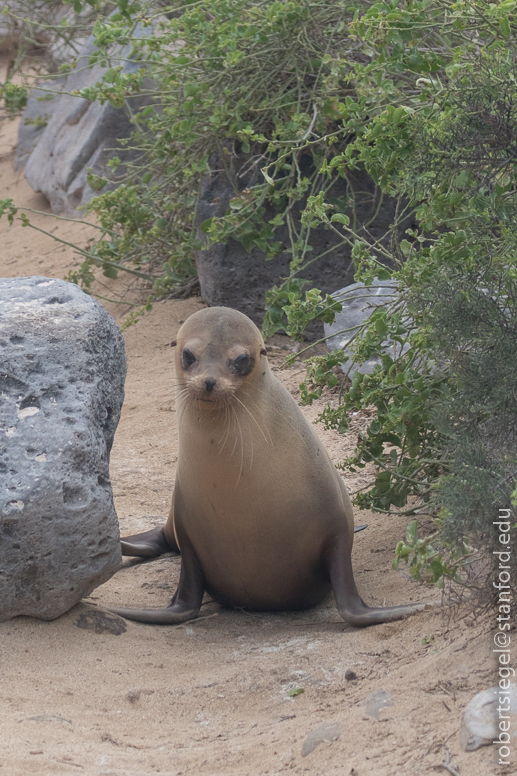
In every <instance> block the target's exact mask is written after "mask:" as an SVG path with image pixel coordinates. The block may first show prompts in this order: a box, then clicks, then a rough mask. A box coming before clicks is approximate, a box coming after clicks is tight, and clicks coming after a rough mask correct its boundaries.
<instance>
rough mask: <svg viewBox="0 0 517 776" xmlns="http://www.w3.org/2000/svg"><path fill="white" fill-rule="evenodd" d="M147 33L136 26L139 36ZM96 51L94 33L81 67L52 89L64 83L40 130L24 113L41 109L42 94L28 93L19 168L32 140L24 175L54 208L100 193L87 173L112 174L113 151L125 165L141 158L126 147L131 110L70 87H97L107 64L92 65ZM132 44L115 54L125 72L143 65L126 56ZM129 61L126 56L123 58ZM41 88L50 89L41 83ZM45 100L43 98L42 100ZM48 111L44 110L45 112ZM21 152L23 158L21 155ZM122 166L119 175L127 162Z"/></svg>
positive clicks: (67, 208) (134, 101) (72, 208)
mask: <svg viewBox="0 0 517 776" xmlns="http://www.w3.org/2000/svg"><path fill="white" fill-rule="evenodd" d="M138 34H140V35H143V34H144V32H143V31H142V29H141V28H137V29H136V31H135V35H138ZM96 50H97V47H96V45H95V41H94V38H93V36H90V37H89V38H88V40H87V41H86V43H85V45H84V46H83V48H82V49H81V52H80V55H79V60H78V63H77V67H76V69H75V70H72V72H71V73H70V74H69V75H68V76H67V77H66V79H65V81H64V82H63V83H62V85H61V84H58V86H54V87H53V88H62V89H63V92H65V91H66V92H69V93H68V94H60V95H59V96H58V97H57V98H56V99H54V101H53V103H52V115H51V116H50V118H49V120H48V123H47V125H46V126H45V127H44V129H43V131H42V132H39V133H38V132H36V131H35V130H34V126H33V125H27V124H25V118H26V117H27V118H29V119H30V118H31V117H32V113H34V112H37V111H38V107H39V106H38V105H37V100H38V98H39V97H41V93H40V91H39V90H35V92H36V94H35V96H34V97H31V98H29V101H28V104H27V108H26V112H25V113H24V117H23V119H22V122H21V124H20V130H19V136H18V143H19V145H20V146H21V149H22V151H21V152H20V154H19V155H18V156H17V159H18V161H17V164H18V167H20V166H23V163H24V159H25V158H26V156H27V153H26V152H27V149H30V143H32V142H34V143H35V145H34V147H33V149H32V151H30V155H29V156H28V159H27V161H26V166H25V177H26V179H27V181H28V183H29V185H30V186H31V188H32V189H33V190H34V191H36V192H42V193H43V194H44V195H45V196H46V197H47V199H48V200H49V202H50V206H51V208H52V210H53V212H54V213H67V214H69V215H74V214H75V213H76V212H77V209H78V208H79V207H81V205H84V204H86V203H87V202H88V201H89V200H90V199H92V197H95V196H96V195H97V194H98V193H99V192H98V191H95V190H93V189H92V188H91V187H90V186H89V184H88V182H87V172H88V169H91V172H92V173H93V174H94V175H98V176H100V177H107V178H109V176H110V170H109V168H108V166H107V165H108V161H109V160H110V159H112V158H113V157H114V156H118V157H119V158H120V159H121V162H122V165H123V166H124V165H125V164H127V163H128V162H130V161H134V160H135V159H137V158H138V152H137V151H134V150H131V149H126V148H124V147H123V145H121V143H120V141H121V140H124V139H125V138H128V137H129V135H130V134H131V131H132V129H133V125H132V124H131V121H130V117H129V113H126V111H125V110H124V109H122V108H114V107H113V106H112V105H110V104H109V103H108V102H106V103H104V105H101V104H100V102H90V101H89V100H87V99H85V98H84V97H79V96H74V95H72V94H70V92H73V91H76V90H80V89H83V88H85V87H87V86H93V85H94V84H95V83H96V82H97V81H100V80H101V79H102V75H103V72H104V70H105V69H106V68H103V67H102V66H101V65H100V64H95V65H93V66H90V65H89V59H90V57H91V55H92V54H93V53H94V51H96ZM130 50H131V46H129V45H128V46H126V47H125V48H124V49H122V50H121V51H119V52H118V53H117V54H116V55H115V58H116V59H117V60H118V57H120V58H121V60H123V61H121V64H122V66H123V70H122V72H123V74H124V75H127V74H129V73H134V72H136V71H137V70H138V69H139V68H140V67H141V66H142V65H141V63H139V62H132V61H128V58H129V54H130ZM124 60H125V61H124ZM42 86H43V88H44V89H45V88H47V87H48V88H50V86H49V85H48V84H43V85H42ZM129 102H130V106H131V110H132V111H138V110H139V109H140V108H141V107H142V106H143V105H144V104H145V103H147V102H148V99H147V98H145V97H138V98H136V97H135V98H131V99H130V100H129ZM42 105H44V103H42ZM44 112H45V111H41V113H44ZM22 154H23V157H22ZM123 166H122V167H119V170H118V173H119V174H120V173H121V172H122V171H123V169H124V167H123ZM115 187H116V183H115V182H112V183H110V184H107V186H106V187H105V188H104V189H103V191H104V192H105V191H107V190H109V189H110V188H115Z"/></svg>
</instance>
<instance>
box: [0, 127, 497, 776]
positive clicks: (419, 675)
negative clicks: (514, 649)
mask: <svg viewBox="0 0 517 776" xmlns="http://www.w3.org/2000/svg"><path fill="white" fill-rule="evenodd" d="M15 130H16V126H15V124H14V123H9V124H7V125H5V124H4V125H3V126H2V134H1V136H0V198H4V197H13V198H14V200H15V202H16V203H19V204H24V205H27V206H29V207H32V208H35V209H40V210H46V211H47V212H48V206H47V205H46V203H45V201H44V198H43V197H42V196H40V195H36V194H34V193H33V192H32V191H31V190H30V188H29V187H28V185H27V184H26V183H25V181H24V179H23V177H22V176H21V175H16V174H14V173H13V170H12V159H13V153H12V152H13V147H14V144H15V142H16V132H15ZM32 220H33V223H34V224H35V225H36V226H40V227H41V228H43V229H45V230H47V231H51V232H52V233H54V234H55V235H59V236H61V237H62V238H63V239H66V240H70V241H75V242H77V243H79V244H82V245H84V244H86V242H87V240H88V238H89V236H90V235H91V231H92V230H91V229H89V228H88V227H87V226H85V225H82V224H71V223H68V222H66V221H56V220H54V219H49V218H45V217H44V216H33V217H32ZM0 234H1V241H2V248H3V250H2V252H1V255H0V272H1V274H2V275H4V276H15V275H19V276H23V275H34V274H43V275H47V276H51V277H64V276H65V275H66V274H67V272H68V271H69V270H70V269H71V268H72V267H74V266H75V265H76V263H77V259H76V258H74V256H73V251H72V249H71V248H68V247H66V246H59V245H57V244H56V243H55V242H54V241H53V240H52V239H51V238H50V237H47V236H45V235H43V234H41V233H39V232H37V231H34V230H31V229H30V228H25V229H23V228H22V227H21V226H20V225H15V226H13V227H9V226H8V225H7V222H6V221H5V219H4V220H2V221H0ZM107 306H108V308H109V309H110V312H112V313H114V314H115V315H118V314H120V313H119V311H118V310H117V309H115V306H114V305H112V306H110V305H107ZM200 306H201V302H200V301H199V299H190V300H187V301H169V302H166V303H163V304H158V305H156V306H155V308H154V310H153V311H152V313H151V314H150V315H149V316H148V317H146V318H145V319H144V320H143V321H141V322H140V323H139V324H138V325H137V326H136V327H132V328H130V329H129V330H128V331H127V332H126V335H125V340H126V348H127V355H128V364H129V372H128V378H127V383H126V401H125V405H124V409H123V412H122V419H121V423H120V426H119V430H118V432H117V436H116V439H115V445H114V448H113V453H112V466H111V474H112V482H113V488H114V493H115V502H116V507H117V511H118V515H119V519H120V524H121V531H122V533H129V532H133V531H135V530H143V529H146V528H148V527H151V526H153V525H156V524H160V523H161V522H162V521H163V520H164V517H165V515H166V512H167V508H168V502H169V499H170V495H171V491H172V484H173V479H174V470H175V462H176V450H177V447H176V444H177V437H176V418H175V411H174V405H173V393H172V360H173V350H172V349H171V347H170V345H169V343H170V341H171V340H172V339H173V338H174V336H175V333H176V331H177V329H178V326H179V325H180V323H181V321H183V320H184V319H185V318H186V317H187V316H188V315H189V314H190V313H192V312H193V311H195V310H196V309H198V308H199V307H200ZM273 353H274V354H275V355H274V356H273V359H272V360H273V362H274V363H275V364H276V365H277V366H278V364H279V363H280V362H281V360H282V353H283V351H282V350H280V349H277V350H273ZM302 371H303V370H302V368H301V367H297V368H295V369H292V370H291V371H288V372H286V371H281V372H278V374H279V377H280V379H281V380H282V381H283V382H284V383H285V384H286V385H287V386H288V388H289V389H290V390H292V392H293V393H294V394H296V393H297V385H298V383H299V381H300V377H301V374H302ZM317 409H318V408H316V407H314V408H311V409H308V410H304V411H305V412H306V414H307V416H308V417H309V418H310V419H315V417H316V415H317ZM356 422H357V424H358V425H360V424H362V423H363V422H364V421H363V420H362V419H361V418H359V417H358V418H357V421H356ZM318 433H320V434H321V436H322V437H323V438H324V439H325V443H326V445H327V447H328V449H329V451H330V454H331V456H332V457H333V459H334V460H335V461H336V462H337V461H339V460H340V459H342V458H343V457H345V455H346V454H347V452H348V451H350V450H351V449H352V448H353V444H354V433H353V431H352V432H351V433H350V434H348V435H347V436H345V437H343V436H339V435H337V434H334V433H331V432H324V431H322V430H321V428H318ZM361 484H362V480H361V477H360V476H359V477H357V478H356V479H355V480H351V481H350V480H349V481H348V485H349V487H350V489H352V490H353V489H354V488H355V487H358V486H360V485H361ZM359 521H360V522H368V523H369V524H370V527H369V529H368V530H367V531H365V532H364V533H361V534H359V535H358V536H357V539H356V546H355V549H354V568H355V574H356V579H357V581H358V585H359V588H360V591H361V593H362V595H363V597H364V598H365V599H366V600H367V602H368V603H371V604H382V603H383V601H385V602H386V603H387V604H395V603H399V602H408V601H410V600H417V599H421V600H422V599H423V600H429V601H430V600H434V599H436V597H437V596H436V592H435V591H434V590H428V589H425V588H421V587H418V586H417V585H416V584H415V583H414V582H412V581H411V579H410V578H409V575H408V574H407V572H405V571H401V572H400V573H394V572H393V571H391V560H392V556H393V548H394V546H395V544H396V542H397V541H398V540H399V539H400V538H402V536H403V535H404V531H405V525H406V522H407V518H401V519H399V520H386V519H383V518H382V517H381V516H379V515H369V514H366V515H365V514H360V515H359ZM178 572H179V560H178V559H177V558H172V557H167V558H162V559H160V560H157V561H153V562H150V563H144V564H137V565H136V566H135V565H134V563H133V562H132V561H130V562H129V563H128V565H126V567H124V568H123V569H122V570H121V571H120V572H119V573H118V574H116V576H115V577H113V578H112V579H111V580H110V582H108V583H107V584H105V585H103V586H102V587H101V588H98V589H97V590H96V591H94V593H93V595H92V596H91V598H90V599H89V600H87V601H85V602H84V603H82V604H80V605H79V606H77V607H75V608H74V609H73V610H72V611H71V612H69V613H68V614H66V615H65V616H63V617H61V618H60V619H58V620H56V621H54V622H50V623H45V622H40V621H37V620H34V619H30V618H24V617H20V618H17V619H15V620H11V621H9V622H4V623H2V624H0V654H1V658H0V660H1V663H0V665H1V670H0V714H1V720H2V724H1V731H2V733H1V738H2V747H1V749H0V776H18V774H20V776H21V775H22V774H23V775H24V776H25V775H26V774H79V773H83V774H88V776H90V775H91V776H108V774H110V775H111V774H113V776H114V775H115V774H117V775H118V774H120V775H121V776H122V775H126V774H135V775H136V774H138V776H147V775H148V774H155V773H156V774H163V776H165V775H170V776H180V775H181V774H195V775H196V776H197V775H198V774H203V775H205V774H206V775H207V776H212V774H213V775H214V776H215V775H216V774H221V775H224V776H243V775H244V774H250V776H258V775H259V774H260V776H262V775H264V776H266V774H270V775H271V776H273V775H274V774H280V773H283V772H287V771H290V772H293V773H296V774H301V773H308V774H311V775H314V776H320V774H321V776H324V775H325V776H326V774H334V773H335V774H339V775H340V776H346V775H348V774H354V775H356V776H357V775H358V776H406V774H425V773H446V772H447V771H446V770H445V769H444V768H443V767H442V765H441V764H442V763H443V761H444V760H445V759H446V758H447V756H448V753H450V762H451V764H452V765H453V766H454V768H455V769H456V770H457V771H458V773H460V774H461V776H492V774H494V775H495V774H496V773H500V772H501V771H500V770H499V769H498V767H497V766H496V764H495V751H493V750H492V749H491V748H484V749H481V750H479V751H477V752H474V753H471V754H466V753H464V752H463V751H462V750H461V748H460V746H459V738H458V730H459V723H460V713H461V710H462V708H463V707H464V706H465V705H466V703H467V702H468V700H470V698H471V697H472V696H473V695H474V694H475V693H476V692H477V691H479V690H481V689H484V688H486V687H490V686H492V684H494V680H495V673H494V667H493V663H492V659H491V652H490V649H491V637H490V627H491V623H490V621H489V619H487V618H486V617H485V618H482V619H481V620H480V621H474V620H473V619H472V618H469V617H467V618H466V619H465V618H463V619H459V620H457V621H454V620H452V619H449V616H448V615H449V613H448V612H447V611H446V612H445V613H444V612H442V611H440V610H437V609H436V608H433V609H430V610H429V611H425V612H423V613H420V614H418V615H417V616H415V617H413V618H411V619H409V620H407V621H404V622H398V623H393V624H389V625H380V626H376V627H373V628H369V629H366V630H355V629H353V628H351V627H348V626H347V625H345V624H344V623H343V622H342V621H341V620H340V618H339V616H338V614H337V612H336V609H335V606H334V602H333V600H332V599H329V600H328V601H327V602H325V603H324V604H323V605H321V606H320V607H318V608H317V609H315V610H312V611H309V612H303V613H285V614H284V613H282V614H259V615H255V614H254V615H250V614H246V613H243V612H241V611H226V610H222V609H220V608H219V607H218V606H216V605H215V604H208V605H207V606H205V607H204V609H203V610H202V612H203V615H209V616H208V617H205V619H200V620H198V621H195V622H192V623H189V624H186V625H183V626H179V627H153V626H145V625H139V624H135V623H127V629H126V630H125V631H124V632H122V633H119V634H115V633H111V632H110V631H109V629H107V625H109V623H108V624H107V625H106V624H105V625H104V626H103V620H102V616H101V618H100V619H95V613H94V614H92V611H93V612H95V610H94V609H93V607H94V606H97V607H102V606H103V605H114V604H119V605H148V606H157V605H163V604H164V603H166V602H167V601H168V599H169V597H170V596H171V594H172V591H173V589H174V585H175V582H176V580H177V578H178ZM92 625H94V626H96V629H97V631H100V632H96V630H95V628H94V629H92ZM347 669H351V670H353V671H354V672H355V674H356V675H357V679H356V680H353V681H347V680H346V679H345V671H346V670H347ZM295 687H300V688H303V689H304V692H303V694H300V695H298V696H297V697H294V698H293V697H289V696H288V692H289V690H290V689H293V688H295ZM378 690H384V691H385V692H386V693H389V695H390V696H391V699H392V705H390V706H387V707H385V708H384V709H383V710H382V711H380V713H379V717H378V719H376V718H375V717H373V716H371V715H369V714H368V713H367V712H368V709H367V708H366V705H365V701H366V699H367V698H368V697H369V696H370V695H371V693H373V692H375V691H378ZM323 722H327V723H338V724H339V726H340V729H341V734H340V737H339V739H338V740H336V741H334V742H326V743H325V742H324V743H321V744H320V745H319V746H318V747H317V748H316V749H315V751H313V752H312V753H311V754H309V755H308V756H306V757H302V756H301V749H302V744H303V742H304V740H305V738H306V737H307V735H308V734H309V733H310V732H311V730H312V729H313V728H315V727H316V726H317V725H319V724H320V723H323Z"/></svg>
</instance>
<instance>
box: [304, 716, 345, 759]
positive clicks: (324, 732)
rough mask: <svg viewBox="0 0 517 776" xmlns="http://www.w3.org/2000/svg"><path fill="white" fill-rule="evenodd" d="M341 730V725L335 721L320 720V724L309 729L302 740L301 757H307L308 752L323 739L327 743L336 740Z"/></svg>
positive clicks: (312, 750)
mask: <svg viewBox="0 0 517 776" xmlns="http://www.w3.org/2000/svg"><path fill="white" fill-rule="evenodd" d="M342 730H343V726H342V725H340V724H339V723H337V722H334V723H329V722H322V723H321V724H320V725H318V726H317V727H315V728H314V730H311V732H310V733H309V735H308V736H307V738H306V739H305V741H304V742H303V746H302V757H307V755H308V754H310V753H311V752H314V750H315V749H316V747H317V746H319V744H322V743H323V742H324V741H326V742H327V743H332V742H333V741H337V740H338V738H339V736H340V735H341V731H342Z"/></svg>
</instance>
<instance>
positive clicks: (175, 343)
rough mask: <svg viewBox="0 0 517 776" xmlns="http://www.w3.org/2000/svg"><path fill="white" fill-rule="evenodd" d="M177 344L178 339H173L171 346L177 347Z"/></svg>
mask: <svg viewBox="0 0 517 776" xmlns="http://www.w3.org/2000/svg"><path fill="white" fill-rule="evenodd" d="M177 344H178V340H172V342H171V344H170V347H171V348H175V347H176V345H177Z"/></svg>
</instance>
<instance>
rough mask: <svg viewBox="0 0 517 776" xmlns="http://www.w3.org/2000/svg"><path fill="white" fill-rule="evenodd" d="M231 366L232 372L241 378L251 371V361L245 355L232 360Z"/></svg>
mask: <svg viewBox="0 0 517 776" xmlns="http://www.w3.org/2000/svg"><path fill="white" fill-rule="evenodd" d="M231 366H232V367H233V370H232V371H235V372H237V374H238V375H240V376H241V377H245V375H248V374H249V373H250V372H251V370H252V369H253V361H252V359H251V358H250V357H249V356H248V354H247V353H242V354H241V355H240V356H237V358H236V359H234V361H233V363H232V365H231Z"/></svg>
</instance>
